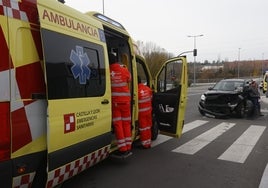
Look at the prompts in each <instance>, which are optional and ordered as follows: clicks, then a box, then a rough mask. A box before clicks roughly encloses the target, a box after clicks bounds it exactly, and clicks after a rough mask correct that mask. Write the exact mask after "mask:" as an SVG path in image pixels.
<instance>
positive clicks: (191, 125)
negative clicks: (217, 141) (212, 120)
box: [182, 120, 208, 134]
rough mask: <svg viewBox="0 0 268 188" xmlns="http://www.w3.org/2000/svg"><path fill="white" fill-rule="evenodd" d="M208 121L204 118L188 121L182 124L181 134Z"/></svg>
mask: <svg viewBox="0 0 268 188" xmlns="http://www.w3.org/2000/svg"><path fill="white" fill-rule="evenodd" d="M207 122H208V121H205V120H195V121H193V122H190V123H186V124H185V125H184V126H183V130H182V134H183V133H186V132H188V131H190V130H192V129H194V128H197V127H199V126H201V125H204V124H205V123H207Z"/></svg>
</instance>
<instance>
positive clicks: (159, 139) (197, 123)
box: [151, 120, 208, 147]
mask: <svg viewBox="0 0 268 188" xmlns="http://www.w3.org/2000/svg"><path fill="white" fill-rule="evenodd" d="M207 122H208V121H204V120H195V121H193V122H190V123H186V124H185V125H184V127H183V130H182V134H183V133H186V132H188V131H190V130H192V129H194V128H197V127H199V126H201V125H204V124H205V123H207ZM170 139H172V137H170V136H165V135H158V137H157V139H156V140H154V141H153V142H152V145H151V147H155V146H157V145H159V144H162V143H164V142H166V141H168V140H170Z"/></svg>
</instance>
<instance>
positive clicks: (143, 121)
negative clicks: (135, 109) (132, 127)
mask: <svg viewBox="0 0 268 188" xmlns="http://www.w3.org/2000/svg"><path fill="white" fill-rule="evenodd" d="M138 83H139V85H138V91H139V94H138V97H139V131H140V141H141V144H142V147H143V148H145V149H147V148H150V147H151V137H152V136H151V127H152V90H151V88H149V87H148V86H146V85H144V84H143V83H141V79H140V77H138Z"/></svg>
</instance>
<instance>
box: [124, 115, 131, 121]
mask: <svg viewBox="0 0 268 188" xmlns="http://www.w3.org/2000/svg"><path fill="white" fill-rule="evenodd" d="M130 120H131V117H130V116H129V117H122V121H130Z"/></svg>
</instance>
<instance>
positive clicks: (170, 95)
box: [153, 57, 188, 138]
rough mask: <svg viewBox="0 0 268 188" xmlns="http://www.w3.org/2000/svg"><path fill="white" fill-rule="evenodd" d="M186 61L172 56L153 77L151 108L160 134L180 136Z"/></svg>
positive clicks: (184, 99)
mask: <svg viewBox="0 0 268 188" xmlns="http://www.w3.org/2000/svg"><path fill="white" fill-rule="evenodd" d="M187 87H188V76H187V61H186V58H185V57H177V58H172V59H170V60H168V61H167V62H165V63H164V65H163V66H162V68H161V69H160V71H159V72H158V73H157V75H156V79H155V93H154V96H153V110H154V114H155V118H156V121H157V123H158V128H159V130H160V133H161V134H165V135H169V136H173V137H177V138H178V137H180V136H181V133H182V128H183V125H184V115H185V109H186V103H187V101H186V100H187Z"/></svg>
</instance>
